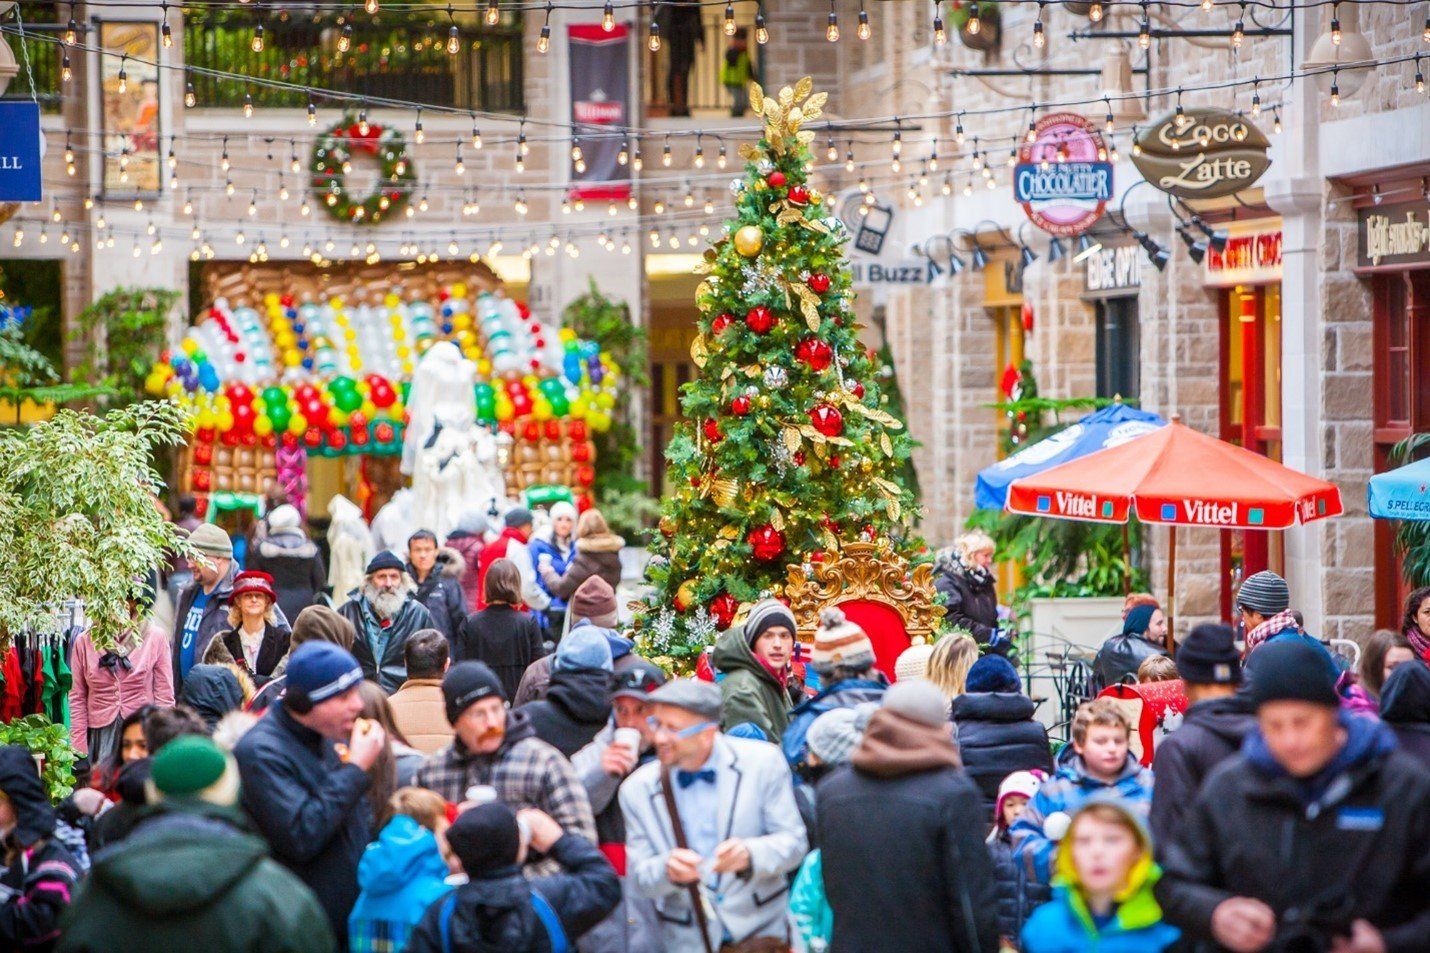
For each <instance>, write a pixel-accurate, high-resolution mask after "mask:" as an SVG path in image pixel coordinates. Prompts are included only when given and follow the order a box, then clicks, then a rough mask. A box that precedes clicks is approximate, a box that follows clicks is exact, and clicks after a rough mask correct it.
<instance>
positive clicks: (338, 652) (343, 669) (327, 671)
mask: <svg viewBox="0 0 1430 953" xmlns="http://www.w3.org/2000/svg"><path fill="white" fill-rule="evenodd" d="M360 681H362V667H361V666H359V665H358V661H357V659H355V658H353V656H352V653H351V652H348V651H347V650H346V649H343V648H341V647H340V646H337V645H334V644H333V643H331V642H304V643H303V644H302V645H300V646H298V647H297V648H296V649H294V650H293V654H292V655H291V656H289V658H288V673H287V678H286V680H285V681H284V692H285V694H286V696H287V697H288V698H290V699H292V700H293V701H296V702H298V703H299V706H302V709H301V710H306V709H310V708H312V706H314V705H316V704H318V703H320V702H324V701H327V700H328V699H329V698H333V697H335V696H337V695H341V694H342V693H343V692H345V691H347V690H348V689H350V688H352V687H353V686H354V685H356V684H357V683H358V682H360Z"/></svg>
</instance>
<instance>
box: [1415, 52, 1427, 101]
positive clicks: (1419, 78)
mask: <svg viewBox="0 0 1430 953" xmlns="http://www.w3.org/2000/svg"><path fill="white" fill-rule="evenodd" d="M1415 91H1416V92H1417V93H1423V92H1425V74H1424V73H1423V72H1422V71H1421V69H1420V54H1419V53H1416V54H1415Z"/></svg>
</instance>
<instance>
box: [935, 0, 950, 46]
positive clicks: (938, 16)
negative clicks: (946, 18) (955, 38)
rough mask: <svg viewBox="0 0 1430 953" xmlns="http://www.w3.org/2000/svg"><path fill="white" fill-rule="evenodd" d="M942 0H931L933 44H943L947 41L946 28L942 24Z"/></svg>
mask: <svg viewBox="0 0 1430 953" xmlns="http://www.w3.org/2000/svg"><path fill="white" fill-rule="evenodd" d="M941 2H942V0H933V45H934V46H943V45H944V44H945V43H947V42H948V30H946V29H944V26H943V13H942V9H941V7H940V3H941Z"/></svg>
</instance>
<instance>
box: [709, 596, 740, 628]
mask: <svg viewBox="0 0 1430 953" xmlns="http://www.w3.org/2000/svg"><path fill="white" fill-rule="evenodd" d="M739 611H740V600H739V599H736V598H735V597H734V596H732V595H730V594H729V593H728V592H722V593H720V594H719V595H718V596H716V597H715V598H714V599H711V600H710V606H709V612H710V618H712V619H714V620H715V624H716V625H717V626H719V627H720V628H722V629H728V628H730V626H731V625H733V624H734V622H735V613H737V612H739Z"/></svg>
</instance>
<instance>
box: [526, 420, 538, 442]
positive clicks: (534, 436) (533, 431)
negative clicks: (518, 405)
mask: <svg viewBox="0 0 1430 953" xmlns="http://www.w3.org/2000/svg"><path fill="white" fill-rule="evenodd" d="M521 436H522V438H523V439H525V440H532V441H536V440H540V439H541V425H540V424H539V423H537V422H536V421H534V420H528V421H527V422H526V426H525V427H522V428H521Z"/></svg>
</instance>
